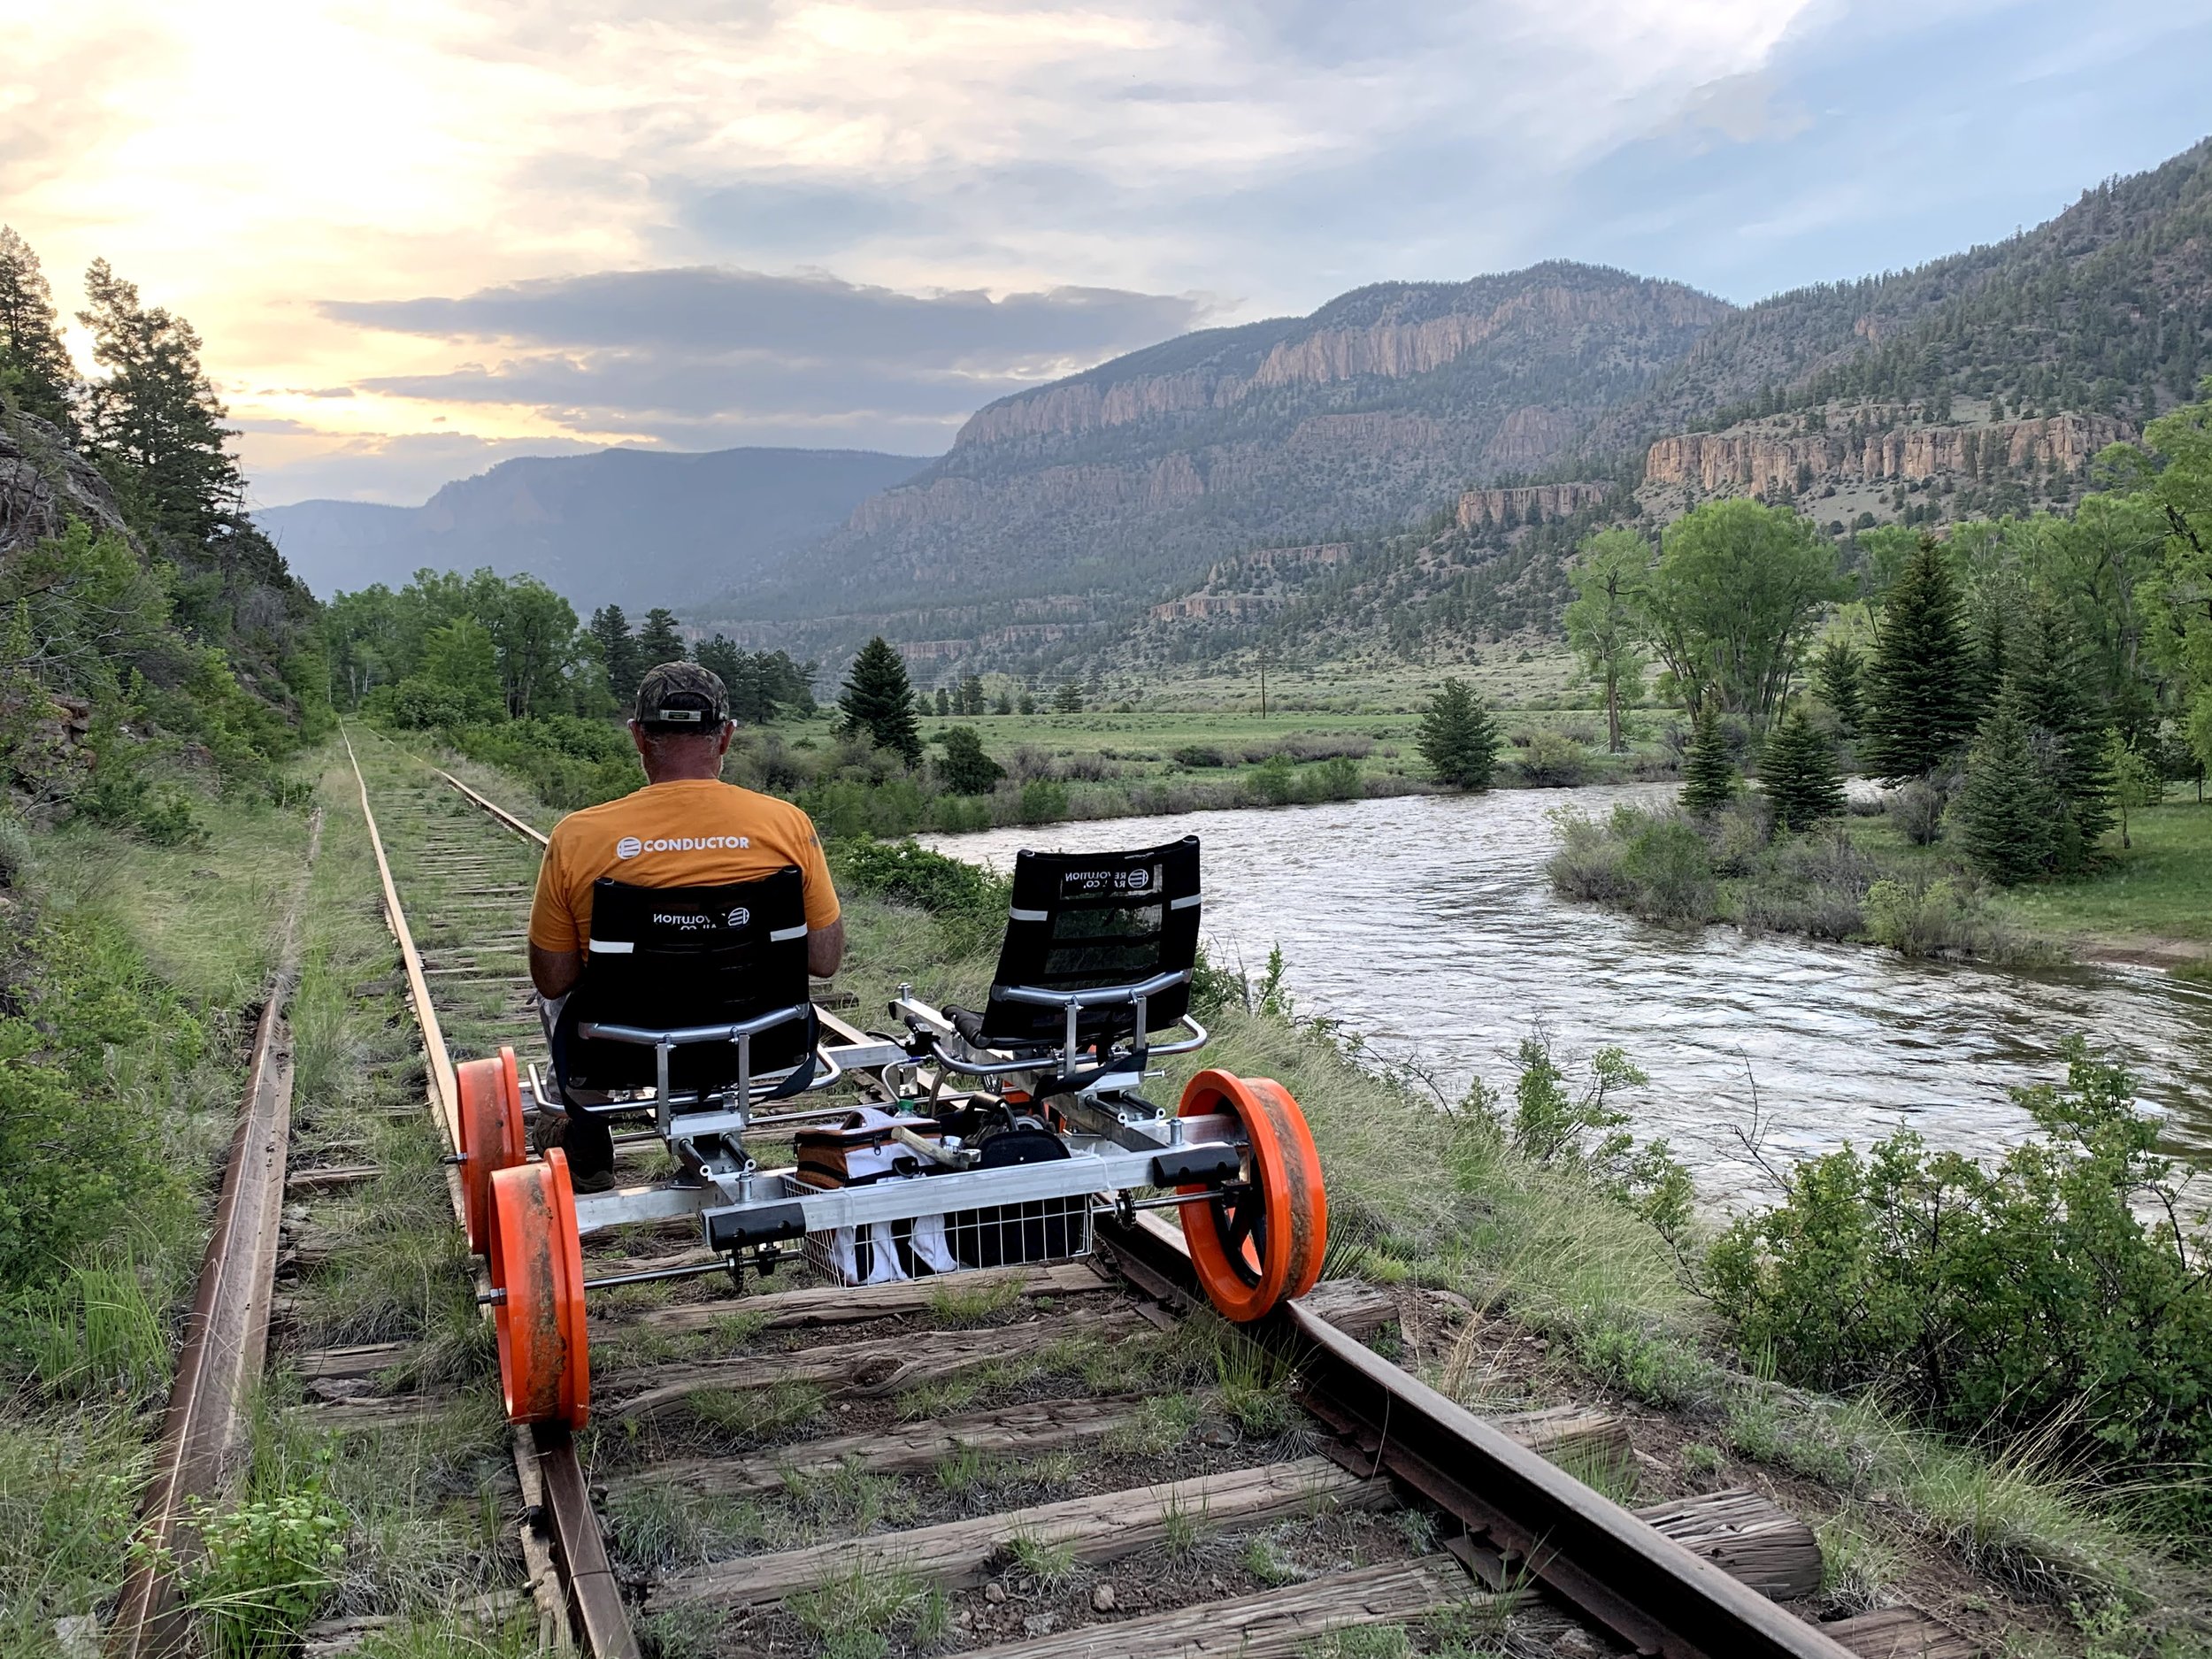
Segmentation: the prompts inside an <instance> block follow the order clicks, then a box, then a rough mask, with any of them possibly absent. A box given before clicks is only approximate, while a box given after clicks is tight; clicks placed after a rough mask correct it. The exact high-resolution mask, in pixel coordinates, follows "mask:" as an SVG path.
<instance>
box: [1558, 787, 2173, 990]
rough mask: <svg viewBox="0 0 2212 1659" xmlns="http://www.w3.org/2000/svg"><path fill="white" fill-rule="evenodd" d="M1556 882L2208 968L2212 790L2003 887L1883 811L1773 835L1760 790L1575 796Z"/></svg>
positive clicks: (1960, 954)
mask: <svg viewBox="0 0 2212 1659" xmlns="http://www.w3.org/2000/svg"><path fill="white" fill-rule="evenodd" d="M1559 835H1560V845H1559V849H1558V851H1557V852H1556V853H1555V855H1554V856H1553V858H1552V860H1551V862H1550V864H1549V875H1550V879H1551V882H1552V885H1553V887H1554V889H1555V891H1557V892H1559V893H1560V894H1562V895H1564V896H1567V897H1571V898H1576V899H1583V900H1588V901H1591V902H1597V903H1601V904H1605V905H1609V906H1611V907H1613V908H1616V909H1620V910H1626V911H1628V912H1630V913H1631V914H1633V915H1635V916H1638V917H1640V918H1643V919H1645V920H1648V921H1655V922H1661V923H1669V924H1675V925H1701V924H1709V923H1719V922H1724V923H1731V924H1733V925H1735V926H1739V927H1741V928H1744V929H1745V930H1747V931H1749V932H1755V933H1756V932H1771V933H1798V934H1802V935H1804V936H1806V937H1809V938H1815V939H1830V940H1838V941H1847V942H1854V943H1871V944H1878V945H1883V946H1886V947H1888V948H1890V949H1895V950H1897V951H1899V952H1900V953H1901V954H1902V955H1904V956H1913V957H1922V956H1926V957H1939V958H1940V957H1948V958H1953V959H1957V960H1962V961H1973V962H1980V963H1984V964H1992V965H1996V966H2006V967H2043V966H2053V965H2056V964H2062V963H2064V962H2069V961H2085V962H2106V963H2114V964H2128V965H2137V966H2155V967H2160V968H2164V969H2168V970H2170V971H2172V972H2177V973H2179V974H2183V975H2185V976H2187V977H2191V978H2200V979H2201V978H2212V804H2200V803H2197V802H2195V801H2194V800H2193V799H2188V798H2185V797H2184V796H2182V795H2180V794H2179V793H2178V792H2176V793H2175V794H2174V795H2172V796H2171V797H2170V799H2169V800H2168V801H2167V802H2166V803H2162V804H2161V805H2158V806H2155V807H2149V808H2145V809H2141V810H2137V811H2135V812H2133V813H2131V814H2130V818H2129V841H2130V843H2131V844H2130V845H2129V846H2127V847H2122V846H2121V845H2120V844H2119V841H2120V838H2119V833H2118V832H2117V831H2116V830H2115V831H2114V832H2112V833H2110V834H2109V835H2108V837H2107V845H2106V847H2105V849H2104V850H2103V853H2102V856H2101V858H2100V860H2099V863H2098V864H2097V866H2096V867H2095V868H2094V869H2093V871H2092V872H2090V873H2089V874H2087V875H2085V876H2083V877H2080V878H2078V879H2071V880H2064V881H2059V880H2053V881H2047V882H2038V883H2032V884H2027V885H2024V886H2021V887H2009V888H2008V887H1995V886H1993V885H1992V884H1990V883H1987V882H1985V881H1984V880H1982V879H1980V878H1979V877H1978V876H1977V875H1976V874H1975V872H1973V871H1972V870H1971V868H1970V867H1969V866H1968V864H1966V862H1965V861H1964V860H1963V858H1962V857H1961V856H1960V855H1959V854H1958V852H1957V850H1956V849H1955V848H1952V847H1950V846H1948V845H1947V844H1946V843H1945V842H1943V841H1936V842H1934V843H1932V844H1921V843H1919V842H1917V841H1915V840H1913V839H1912V838H1911V837H1910V836H1909V835H1908V834H1906V833H1903V832H1902V831H1901V828H1900V827H1899V826H1898V824H1897V823H1896V822H1895V821H1894V820H1893V818H1890V817H1888V816H1886V815H1879V814H1878V815H1875V816H1869V817H1861V816H1854V817H1851V818H1844V819H1837V820H1833V821H1832V822H1830V823H1828V824H1826V825H1824V826H1821V827H1819V828H1818V829H1816V830H1814V831H1812V832H1810V833H1807V834H1804V835H1795V836H1793V835H1788V834H1775V835H1770V834H1769V833H1768V830H1767V827H1766V825H1765V823H1764V820H1763V816H1762V812H1761V809H1760V807H1759V805H1758V803H1757V802H1756V801H1755V799H1752V800H1746V801H1743V802H1740V803H1736V804H1735V805H1733V806H1732V807H1731V808H1729V809H1727V810H1724V811H1723V812H1721V813H1719V814H1717V815H1716V816H1715V817H1714V818H1711V819H1709V820H1707V821H1705V822H1703V823H1699V822H1696V821H1694V820H1693V819H1691V818H1688V817H1687V816H1686V815H1685V814H1683V813H1681V812H1680V811H1678V810H1676V809H1673V808H1671V807H1651V808H1641V809H1636V810H1631V811H1627V812H1621V811H1616V812H1615V813H1613V814H1612V815H1610V816H1609V817H1608V818H1603V819H1599V818H1590V817H1588V816H1586V815H1579V814H1575V813H1573V812H1572V811H1571V810H1570V812H1568V813H1567V814H1565V815H1563V817H1562V818H1561V819H1560V822H1559Z"/></svg>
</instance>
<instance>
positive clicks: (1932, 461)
mask: <svg viewBox="0 0 2212 1659" xmlns="http://www.w3.org/2000/svg"><path fill="white" fill-rule="evenodd" d="M1858 413H1859V417H1860V419H1859V422H1858V425H1859V427H1860V430H1858V431H1857V432H1856V433H1855V434H1854V433H1852V432H1850V431H1841V432H1839V431H1837V430H1835V429H1834V427H1835V424H1836V423H1835V421H1834V420H1833V419H1831V421H1830V423H1829V425H1830V430H1828V431H1825V432H1798V433H1793V434H1786V433H1783V432H1780V431H1778V430H1776V429H1775V423H1774V422H1772V421H1771V420H1768V421H1759V422H1751V423H1747V424H1746V425H1745V426H1738V427H1731V428H1729V429H1728V430H1727V431H1725V432H1686V433H1679V434H1676V435H1675V436H1673V437H1671V438H1662V439H1660V440H1659V441H1658V442H1656V443H1655V444H1653V445H1652V446H1651V449H1650V452H1649V453H1648V455H1647V457H1646V458H1645V462H1644V478H1645V481H1646V482H1647V483H1650V484H1658V485H1684V484H1692V485H1694V486H1696V488H1698V489H1699V490H1701V491H1702V492H1703V493H1705V494H1707V495H1727V494H1731V493H1734V492H1738V491H1752V490H1756V491H1760V492H1763V493H1765V494H1770V495H1793V494H1795V493H1796V492H1797V491H1798V490H1799V489H1801V488H1803V486H1804V484H1805V482H1806V481H1807V480H1829V481H1832V482H1842V483H1865V484H1873V483H1883V482H1889V481H1911V480H1922V479H1931V478H1936V477H1939V476H1941V475H1943V474H1946V473H1948V474H1950V475H1951V476H1953V477H1955V478H1960V479H1967V480H1980V479H1985V478H1994V477H1997V476H2000V475H2001V474H2004V473H2019V472H2026V471H2027V470H2028V469H2030V468H2032V467H2042V468H2046V469H2047V468H2050V467H2052V466H2054V465H2055V466H2058V467H2060V468H2063V469H2065V470H2068V471H2071V470H2072V469H2073V468H2075V467H2078V466H2079V465H2081V464H2082V463H2083V462H2085V461H2086V460H2088V459H2089V458H2090V457H2092V456H2093V455H2095V454H2096V453H2097V451H2098V450H2100V449H2103V448H2104V447H2105V446H2106V445H2107V444H2108V443H2116V442H2121V441H2123V440H2124V439H2129V438H2132V437H2134V436H2135V432H2134V429H2133V428H2132V427H2131V426H2128V425H2127V424H2126V423H2125V422H2124V421H2121V420H2116V419H2113V418H2112V417H2111V416H2109V415H2077V414H2058V415H2051V416H2047V417H2044V418H2041V419H2032V420H2002V421H1995V422H1984V423H1982V424H1979V425H1973V426H1907V425H1904V424H1902V418H1903V416H1904V413H1905V411H1901V410H1895V411H1892V410H1867V411H1858ZM1893 421H1894V422H1896V423H1897V424H1892V422H1893Z"/></svg>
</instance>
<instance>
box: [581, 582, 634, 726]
mask: <svg viewBox="0 0 2212 1659" xmlns="http://www.w3.org/2000/svg"><path fill="white" fill-rule="evenodd" d="M586 631H587V632H588V633H589V634H590V635H591V637H592V638H593V639H594V640H595V641H597V642H598V646H599V660H600V662H601V663H602V664H604V665H605V667H606V670H607V689H608V690H609V691H610V692H611V693H612V694H613V695H614V700H615V703H617V704H618V706H619V707H620V709H621V710H622V712H623V713H624V714H628V713H629V712H630V706H631V704H633V703H635V702H636V701H637V687H638V681H639V680H642V679H644V678H645V668H646V665H645V664H643V663H642V662H640V661H639V660H638V648H637V639H636V636H635V635H634V634H632V633H631V632H630V618H627V617H626V616H624V615H623V614H622V607H621V606H620V605H602V606H600V607H599V609H598V610H596V611H593V612H592V613H591V621H590V622H589V623H588V624H587V625H586Z"/></svg>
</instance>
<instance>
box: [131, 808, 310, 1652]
mask: <svg viewBox="0 0 2212 1659" xmlns="http://www.w3.org/2000/svg"><path fill="white" fill-rule="evenodd" d="M322 833H323V815H322V812H321V811H320V810H317V811H316V813H315V816H314V818H312V819H311V822H310V826H309V829H308V833H307V860H306V864H305V866H304V868H303V870H302V872H301V877H300V889H299V892H298V893H297V894H296V895H294V897H293V900H292V904H291V907H290V909H289V910H288V912H287V914H286V917H285V922H284V938H283V941H282V943H281V945H280V948H279V950H278V955H277V966H276V971H275V972H274V973H273V974H272V975H271V976H270V981H269V991H268V996H267V998H266V1000H265V1001H264V1002H263V1003H262V1005H261V1018H260V1019H259V1021H258V1022H257V1024H256V1025H255V1026H254V1037H253V1052H252V1059H251V1062H250V1065H249V1067H248V1069H247V1073H246V1089H245V1094H244V1097H243V1098H242V1100H241V1101H240V1102H239V1108H238V1127H237V1129H236V1130H235V1131H234V1133H233V1134H232V1136H231V1142H230V1155H229V1156H228V1158H227V1160H226V1162H225V1163H224V1165H223V1184H222V1187H221V1190H220V1193H219V1196H218V1197H217V1199H216V1201H215V1224H214V1227H213V1229H212V1231H211V1233H209V1235H208V1240H207V1253H206V1255H205V1256H204V1257H202V1259H201V1263H200V1278H199V1284H198V1286H197V1288H196V1292H195V1294H194V1296H193V1302H192V1311H191V1313H190V1315H189V1316H188V1317H187V1319H186V1321H185V1339H184V1348H183V1350H182V1351H181V1352H180V1354H179V1355H178V1356H177V1374H176V1380H175V1382H174V1383H173V1385H172V1386H171V1387H170V1390H169V1403H168V1406H167V1409H165V1411H164V1412H163V1414H162V1423H161V1440H160V1452H159V1455H158V1461H157V1463H156V1464H155V1467H154V1476H153V1480H152V1482H151V1483H150V1485H149V1486H148V1488H147V1492H146V1498H145V1502H144V1506H143V1508H142V1512H141V1515H140V1522H139V1540H140V1542H141V1544H142V1546H143V1547H144V1549H145V1555H144V1556H143V1557H142V1560H141V1561H140V1563H139V1564H138V1566H136V1567H135V1568H134V1569H133V1570H132V1572H131V1575H130V1577H129V1578H127V1579H126V1580H125V1581H124V1584H123V1594H122V1597H121V1601H120V1604H119V1607H118V1608H117V1609H116V1616H115V1623H114V1624H112V1625H111V1627H110V1628H111V1635H110V1638H109V1640H108V1644H107V1645H108V1650H109V1651H110V1652H111V1653H112V1654H115V1655H119V1656H120V1659H152V1656H153V1655H166V1654H174V1653H180V1652H183V1651H184V1650H185V1649H186V1648H187V1647H188V1645H189V1641H190V1631H189V1629H188V1625H187V1622H186V1619H185V1617H184V1610H183V1608H182V1606H181V1604H180V1598H179V1595H178V1588H177V1583H176V1579H175V1578H174V1576H173V1574H171V1573H169V1572H167V1571H164V1570H163V1568H164V1564H165V1563H168V1562H170V1561H173V1560H174V1558H175V1556H176V1555H178V1554H180V1553H182V1551H183V1550H184V1548H186V1546H187V1545H188V1541H189V1540H188V1539H187V1538H186V1537H185V1533H186V1531H187V1528H186V1526H185V1524H184V1523H185V1516H186V1513H187V1510H188V1506H189V1504H190V1502H191V1501H192V1500H193V1499H195V1498H207V1497H212V1496H213V1495H214V1494H216V1493H218V1492H219V1491H220V1490H221V1488H222V1485H223V1478H224V1474H225V1472H226V1470H227V1467H228V1465H229V1464H230V1463H231V1461H232V1454H233V1453H234V1451H235V1450H236V1449H237V1444H238V1423H239V1408H240V1407H241V1406H242V1404H243V1403H244V1402H245V1398H246V1394H247V1393H248V1391H249V1390H250V1388H251V1387H252V1386H253V1383H254V1381H255V1379H257V1378H258V1377H259V1376H260V1375H261V1371H262V1368H263V1366H264V1364H265V1363H266V1361H267V1358H268V1350H269V1307H270V1302H271V1299H272V1298H273V1296H274V1294H275V1290H276V1260H277V1246H278V1236H277V1235H278V1229H279V1228H280V1225H282V1222H283V1219H284V1171H285V1152H286V1148H287V1146H288V1142H289V1141H290V1140H291V1138H292V1048H291V1036H290V1033H289V1031H288V1029H287V1027H286V1025H285V1023H284V1005H285V1002H286V1001H287V1000H288V998H289V997H290V995H291V994H292V987H293V985H294V983H295V981H296V979H298V977H299V918H300V906H301V903H302V902H303V899H304V896H305V894H306V883H307V877H308V873H309V872H311V871H312V870H313V869H314V867H315V855H316V853H317V851H318V849H319V848H320V846H321V844H322Z"/></svg>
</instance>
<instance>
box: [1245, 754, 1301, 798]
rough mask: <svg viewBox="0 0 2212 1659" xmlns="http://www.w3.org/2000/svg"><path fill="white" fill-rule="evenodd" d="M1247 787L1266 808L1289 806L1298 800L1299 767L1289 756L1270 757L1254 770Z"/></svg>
mask: <svg viewBox="0 0 2212 1659" xmlns="http://www.w3.org/2000/svg"><path fill="white" fill-rule="evenodd" d="M1245 787H1247V788H1248V789H1249V790H1250V791H1251V792H1252V795H1253V798H1254V799H1255V800H1256V801H1258V802H1259V803H1261V804H1263V805H1264V806H1288V805H1289V804H1290V803H1292V802H1293V801H1294V800H1296V799H1297V798H1298V765H1297V763H1296V762H1295V761H1294V760H1292V759H1291V757H1289V756H1287V755H1281V754H1277V755H1270V756H1269V757H1267V758H1266V759H1265V760H1263V761H1262V762H1261V763H1260V764H1258V765H1256V766H1255V767H1253V768H1252V775H1251V776H1250V777H1249V778H1247V779H1246V780H1245Z"/></svg>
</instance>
